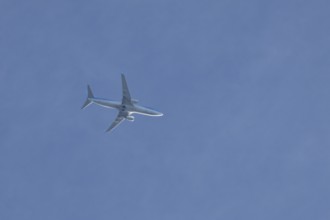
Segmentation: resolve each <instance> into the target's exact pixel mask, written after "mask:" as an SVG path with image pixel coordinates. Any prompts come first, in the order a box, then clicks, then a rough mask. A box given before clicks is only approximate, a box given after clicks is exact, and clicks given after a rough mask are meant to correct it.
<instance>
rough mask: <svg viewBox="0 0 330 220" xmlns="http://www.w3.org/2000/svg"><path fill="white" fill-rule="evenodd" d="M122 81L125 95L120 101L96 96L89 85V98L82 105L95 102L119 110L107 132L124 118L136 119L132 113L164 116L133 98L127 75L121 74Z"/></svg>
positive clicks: (85, 105)
mask: <svg viewBox="0 0 330 220" xmlns="http://www.w3.org/2000/svg"><path fill="white" fill-rule="evenodd" d="M121 82H122V91H123V97H122V100H121V102H120V101H110V100H106V99H102V98H96V97H94V95H93V92H92V89H91V87H90V86H89V85H88V86H87V91H88V96H87V99H86V101H85V103H84V105H83V106H82V109H83V108H85V107H87V106H88V105H90V104H91V103H95V104H97V105H100V106H103V107H106V108H115V109H117V110H118V115H117V118H116V119H115V121H114V122H113V123H112V124H111V126H110V127H109V128H108V129H107V130H106V131H107V132H109V131H111V130H112V129H114V128H115V127H117V126H118V125H119V124H120V123H121V122H122V121H123V120H124V119H126V120H128V121H134V116H132V114H140V115H147V116H162V115H163V113H161V112H158V111H155V110H153V109H150V108H147V107H143V106H140V105H138V104H137V103H138V100H136V99H132V98H131V95H130V93H129V90H128V86H127V82H126V79H125V75H124V74H121Z"/></svg>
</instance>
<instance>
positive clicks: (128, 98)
mask: <svg viewBox="0 0 330 220" xmlns="http://www.w3.org/2000/svg"><path fill="white" fill-rule="evenodd" d="M121 83H122V90H123V100H122V103H123V104H127V103H131V102H132V99H131V94H130V93H129V90H128V86H127V82H126V79H125V75H124V74H121Z"/></svg>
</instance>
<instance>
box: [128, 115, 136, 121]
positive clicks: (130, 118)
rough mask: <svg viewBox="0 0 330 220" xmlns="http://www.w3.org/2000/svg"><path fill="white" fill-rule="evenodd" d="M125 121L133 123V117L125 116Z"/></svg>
mask: <svg viewBox="0 0 330 220" xmlns="http://www.w3.org/2000/svg"><path fill="white" fill-rule="evenodd" d="M126 119H127V120H128V121H134V117H133V116H130V115H129V116H126Z"/></svg>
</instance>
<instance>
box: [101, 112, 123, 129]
mask: <svg viewBox="0 0 330 220" xmlns="http://www.w3.org/2000/svg"><path fill="white" fill-rule="evenodd" d="M124 119H125V117H124V116H123V115H121V114H120V113H119V114H118V116H117V118H116V120H115V121H114V122H113V123H112V124H111V126H110V127H109V128H108V129H107V130H106V132H109V131H111V130H113V129H114V128H115V127H117V126H118V125H119V124H120V123H121V122H122V121H123V120H124Z"/></svg>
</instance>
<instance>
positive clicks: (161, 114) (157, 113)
mask: <svg viewBox="0 0 330 220" xmlns="http://www.w3.org/2000/svg"><path fill="white" fill-rule="evenodd" d="M156 115H157V116H163V115H164V114H163V113H161V112H156Z"/></svg>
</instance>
